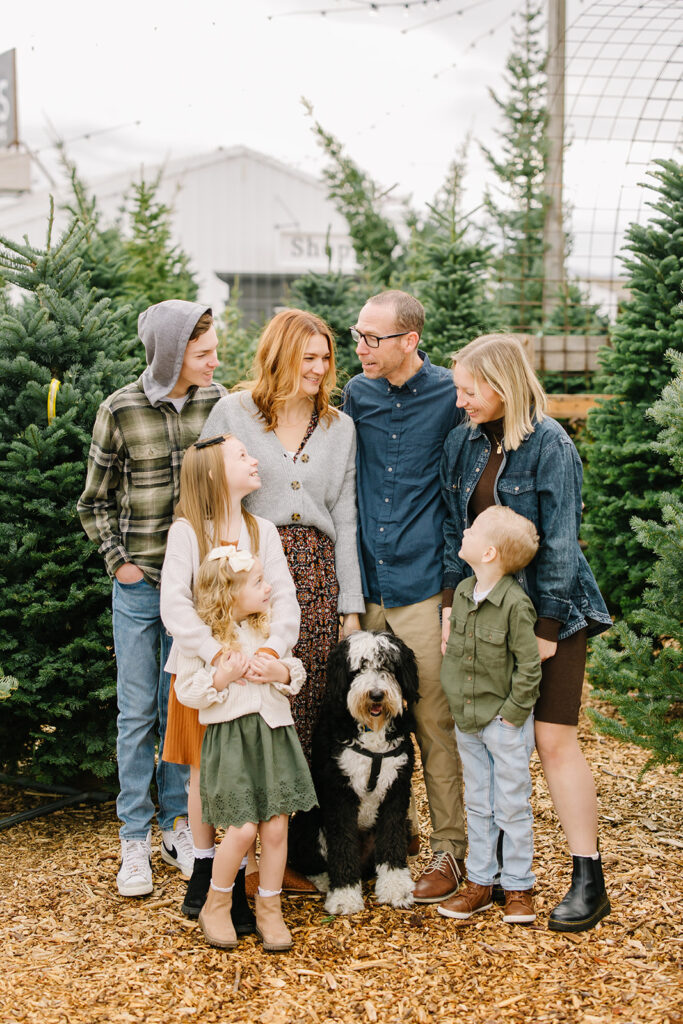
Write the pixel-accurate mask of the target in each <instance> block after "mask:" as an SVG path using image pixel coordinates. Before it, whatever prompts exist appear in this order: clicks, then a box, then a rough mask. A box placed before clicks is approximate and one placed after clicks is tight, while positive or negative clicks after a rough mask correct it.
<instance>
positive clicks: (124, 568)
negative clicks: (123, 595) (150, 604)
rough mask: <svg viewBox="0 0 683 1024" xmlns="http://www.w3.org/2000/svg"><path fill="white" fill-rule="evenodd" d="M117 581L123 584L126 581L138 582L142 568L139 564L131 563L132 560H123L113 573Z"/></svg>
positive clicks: (141, 575)
mask: <svg viewBox="0 0 683 1024" xmlns="http://www.w3.org/2000/svg"><path fill="white" fill-rule="evenodd" d="M114 575H115V576H116V578H117V580H118V581H119V583H123V585H124V586H125V585H126V583H139V582H140V580H141V579H142V577H143V572H142V569H141V568H140V566H139V565H133V563H132V562H124V563H123V565H120V566H119V567H118V569H117V570H116V572H115V574H114Z"/></svg>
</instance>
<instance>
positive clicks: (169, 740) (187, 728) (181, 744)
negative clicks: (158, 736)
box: [161, 676, 206, 768]
mask: <svg viewBox="0 0 683 1024" xmlns="http://www.w3.org/2000/svg"><path fill="white" fill-rule="evenodd" d="M174 682H175V676H171V689H170V693H169V697H168V716H167V719H166V735H165V737H164V749H163V751H162V754H161V759H162V760H163V761H167V762H169V763H170V764H189V765H192V767H193V768H199V761H200V759H201V753H202V740H203V739H204V733H205V732H206V726H205V725H202V724H201V722H200V721H199V712H198V711H197V709H196V708H186V707H185V705H184V704H181V703H180V701H179V700H178V698H177V697H176V695H175V686H174V685H173V684H174Z"/></svg>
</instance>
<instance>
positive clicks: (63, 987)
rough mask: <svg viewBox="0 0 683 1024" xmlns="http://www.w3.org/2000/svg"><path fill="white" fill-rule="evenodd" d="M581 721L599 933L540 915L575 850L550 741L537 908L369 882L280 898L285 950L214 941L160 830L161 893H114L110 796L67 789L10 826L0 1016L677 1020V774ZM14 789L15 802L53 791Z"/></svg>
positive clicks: (10, 808)
mask: <svg viewBox="0 0 683 1024" xmlns="http://www.w3.org/2000/svg"><path fill="white" fill-rule="evenodd" d="M582 736H583V742H584V744H585V750H586V754H587V757H588V760H589V762H590V764H591V766H592V768H593V770H594V773H595V777H596V782H597V786H598V792H599V801H600V814H601V822H600V834H601V846H602V851H603V858H604V862H605V869H606V874H607V879H608V889H609V895H610V899H611V901H612V915H611V917H609V918H607V919H606V920H605V921H604V922H602V923H601V924H600V925H599V926H598V927H597V928H596V929H594V930H593V931H591V932H587V933H584V934H580V935H568V936H567V935H565V936H563V935H557V934H553V933H551V932H549V931H548V930H547V927H546V922H547V915H548V912H549V911H550V909H552V907H553V906H554V905H555V903H556V902H557V901H558V899H560V898H561V897H562V896H563V895H564V892H565V891H566V888H567V885H568V880H569V868H570V865H569V860H568V857H567V854H566V852H565V847H564V843H563V839H562V836H561V834H560V832H559V829H558V824H557V820H556V818H555V815H554V812H553V809H552V804H551V802H550V799H549V796H548V792H547V789H546V786H545V783H544V780H543V776H542V773H541V771H540V767H539V765H538V762H537V760H536V758H534V762H533V775H534V798H533V801H534V811H535V815H536V821H535V829H536V860H535V870H536V873H537V876H538V881H537V897H536V906H537V911H538V919H537V922H536V925H535V926H533V927H526V928H525V927H519V926H516V927H514V926H509V925H505V924H504V923H503V921H502V913H501V910H500V908H495V909H492V910H491V911H489V912H487V913H484V914H481V915H477V916H476V917H475V918H473V919H472V920H470V921H467V922H461V923H456V922H453V921H451V920H447V919H445V918H442V917H440V916H439V915H438V914H437V912H436V910H435V909H434V908H433V907H429V906H416V907H415V908H414V909H412V910H407V911H400V910H393V909H387V908H383V907H379V906H377V904H375V903H374V901H373V896H372V889H371V887H369V888H368V891H367V893H366V909H365V910H364V912H363V913H361V914H357V915H355V916H353V917H351V918H343V917H337V918H334V917H330V916H329V915H327V914H326V913H325V911H324V908H323V904H322V901H320V900H315V899H309V898H307V897H292V898H286V899H285V915H286V919H287V921H288V923H289V925H290V927H291V929H292V931H293V934H294V939H295V946H294V949H293V950H292V951H291V952H289V953H287V954H284V955H278V956H274V955H269V954H266V953H264V952H263V951H262V949H261V947H260V946H259V944H258V942H257V940H256V938H255V937H254V936H250V937H248V938H246V939H244V940H242V941H241V943H240V946H239V948H238V949H237V950H236V951H233V952H222V951H219V950H215V949H211V948H210V947H208V946H207V945H206V944H205V943H204V941H203V938H202V936H201V933H200V932H199V931H198V929H197V926H196V925H195V924H194V923H192V922H189V921H187V920H186V919H185V918H184V917H183V916H182V915H181V913H180V903H181V901H182V895H183V891H184V883H183V881H182V879H181V878H180V876H179V875H178V873H177V872H175V871H173V870H171V869H170V868H168V867H167V866H166V865H165V864H164V863H163V862H162V860H161V857H160V855H159V852H158V847H159V834H158V833H155V835H154V837H153V838H154V848H155V852H154V856H153V867H154V882H155V887H154V892H153V894H152V895H151V896H150V897H148V898H146V899H123V898H122V897H120V896H119V895H118V893H117V890H116V885H115V875H116V871H117V870H118V861H119V843H118V823H117V821H116V813H115V807H114V804H113V802H112V803H107V804H103V805H99V806H82V807H76V808H68V809H66V810H64V811H61V812H59V813H55V814H52V815H50V816H48V817H45V818H40V819H36V820H33V821H30V822H27V823H24V824H22V825H18V826H15V827H14V828H11V829H8V830H6V831H3V832H0V887H1V888H0V892H1V893H2V899H1V901H0V939H1V942H2V946H1V948H2V971H1V972H0V1024H19V1022H21V1024H57V1022H60V1024H61V1022H64V1024H104V1022H107V1024H129V1022H130V1024H133V1022H135V1024H137V1022H146V1024H175V1022H178V1021H182V1022H189V1024H192V1022H197V1024H199V1022H201V1024H213V1022H238V1021H239V1022H242V1021H249V1022H259V1024H304V1022H312V1024H322V1022H330V1024H349V1022H352V1021H353V1022H355V1021H359V1022H365V1021H368V1022H371V1024H374V1022H380V1024H383V1022H394V1021H395V1022H402V1021H409V1022H411V1024H431V1022H437V1021H438V1022H440V1021H453V1022H458V1024H508V1022H509V1024H516V1022H525V1024H546V1022H547V1024H550V1022H552V1024H555V1022H562V1024H564V1022H567V1024H608V1022H609V1024H645V1022H652V1024H683V996H682V992H681V981H682V972H681V959H682V956H681V954H682V947H683V929H682V927H681V922H682V920H683V896H682V887H681V876H682V875H683V842H682V841H681V829H680V825H681V790H682V788H683V787H682V784H681V778H680V776H677V775H675V774H674V772H673V771H670V770H667V769H661V768H660V769H657V770H655V771H652V772H649V773H648V774H647V775H646V776H645V777H644V778H643V779H642V781H639V780H638V772H639V770H640V768H641V767H642V765H643V764H644V762H645V760H646V755H645V754H644V753H643V752H642V751H640V750H638V749H637V748H634V747H630V746H625V745H621V744H618V743H616V742H615V741H613V740H611V739H607V738H605V737H600V736H598V735H596V734H595V733H593V732H592V731H591V730H590V728H589V726H588V724H587V723H586V722H585V720H584V721H583V722H582ZM416 787H417V794H418V802H419V806H420V812H421V815H422V820H423V822H424V823H425V837H424V838H425V839H426V821H427V813H426V802H425V797H424V787H423V785H422V780H421V778H419V777H418V778H417V780H416ZM0 798H1V799H0V813H2V814H3V815H4V814H8V813H12V812H14V811H17V810H20V809H22V808H24V807H27V806H33V805H34V804H35V803H37V802H38V803H39V802H45V798H44V797H40V796H39V795H37V794H31V793H26V792H22V791H17V790H8V789H4V790H0ZM426 845H427V844H426V842H424V843H423V852H422V854H421V857H420V858H419V860H418V861H417V862H416V863H415V864H414V870H415V871H417V870H419V868H420V867H421V866H423V865H424V864H425V863H426V862H427V860H428V853H427V850H426Z"/></svg>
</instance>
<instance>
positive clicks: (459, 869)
mask: <svg viewBox="0 0 683 1024" xmlns="http://www.w3.org/2000/svg"><path fill="white" fill-rule="evenodd" d="M464 877H465V862H464V861H462V860H457V859H456V858H455V857H454V856H453V854H452V853H448V852H447V851H446V850H441V851H439V852H437V853H435V854H434V855H433V857H432V859H431V861H430V863H429V864H428V866H427V867H426V868H425V870H424V871H423V872H422V874H421V875H420V877H419V878H418V880H417V882H416V883H415V892H414V893H413V898H414V900H415V902H416V903H438V902H439V900H443V899H445V898H446V897H447V896H452V895H453V893H454V892H457V889H458V886H459V885H460V883H461V881H462V880H463V878H464Z"/></svg>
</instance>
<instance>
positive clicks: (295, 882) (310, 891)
mask: <svg viewBox="0 0 683 1024" xmlns="http://www.w3.org/2000/svg"><path fill="white" fill-rule="evenodd" d="M258 887H259V873H258V871H252V872H250V873H249V874H248V875H247V876H246V878H245V879H244V888H245V891H246V893H247V896H252V897H253V896H256V894H257V893H258ZM282 890H283V892H289V893H293V894H294V895H296V896H324V893H321V892H320V891H319V890H318V889H316V887H315V886H314V885H313V882H309V880H308V879H307V878H306V876H305V875H301V874H299V872H298V871H295V870H294V868H290V866H289V864H287V865H286V867H285V874H284V878H283V879H282Z"/></svg>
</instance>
